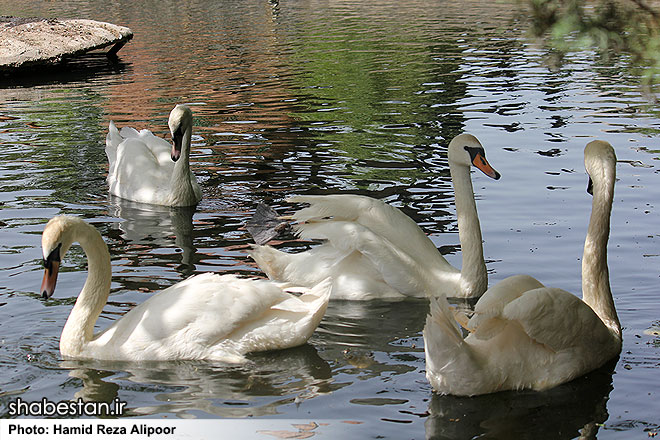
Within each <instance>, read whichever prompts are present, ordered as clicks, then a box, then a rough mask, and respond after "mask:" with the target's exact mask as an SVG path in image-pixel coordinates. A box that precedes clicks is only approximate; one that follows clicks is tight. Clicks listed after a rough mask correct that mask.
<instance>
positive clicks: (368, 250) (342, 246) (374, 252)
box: [297, 221, 460, 297]
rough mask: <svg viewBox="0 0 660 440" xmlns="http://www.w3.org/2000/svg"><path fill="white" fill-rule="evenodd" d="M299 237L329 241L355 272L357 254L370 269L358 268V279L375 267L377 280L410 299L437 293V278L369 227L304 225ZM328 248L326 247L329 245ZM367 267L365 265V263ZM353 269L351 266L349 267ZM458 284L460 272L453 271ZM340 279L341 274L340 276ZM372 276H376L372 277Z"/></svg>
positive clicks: (340, 224)
mask: <svg viewBox="0 0 660 440" xmlns="http://www.w3.org/2000/svg"><path fill="white" fill-rule="evenodd" d="M297 232H298V234H299V235H300V236H301V237H302V238H305V239H309V238H315V239H323V240H327V241H328V245H330V246H331V247H332V248H334V249H337V250H339V251H340V252H341V253H343V254H344V255H346V256H347V257H346V258H349V257H353V261H352V262H351V264H350V266H353V269H352V271H355V270H356V267H357V266H358V264H356V262H357V261H356V259H355V253H359V255H360V256H362V257H363V258H362V259H363V260H365V261H368V262H369V263H370V264H369V267H365V268H364V269H363V268H360V269H357V271H358V278H364V277H368V276H369V274H370V272H372V273H373V268H375V270H376V272H377V274H378V278H380V279H382V280H383V281H384V282H385V283H386V284H387V285H389V286H390V287H392V288H393V289H394V290H396V291H398V292H401V293H402V294H404V295H407V296H415V297H424V296H427V295H431V294H434V293H435V289H436V288H438V287H441V286H436V285H434V283H433V280H434V278H433V277H432V276H430V274H429V273H428V271H427V269H426V264H427V263H426V262H425V263H424V264H422V263H421V262H420V261H419V259H418V258H412V257H411V256H410V255H409V254H407V253H406V252H405V251H404V250H402V249H400V248H399V247H397V246H396V245H395V244H393V243H392V242H390V241H389V239H388V238H385V237H383V236H382V235H380V234H377V233H374V232H373V231H372V230H370V229H369V228H367V227H366V226H364V225H362V224H360V223H357V222H350V221H332V222H316V223H304V224H302V225H300V226H299V227H298V231H297ZM326 246H327V245H326ZM362 266H364V264H362ZM346 269H347V270H351V269H350V267H347V268H346ZM454 274H455V278H456V281H457V280H458V277H459V276H460V273H459V272H458V271H456V270H455V269H454ZM338 275H339V276H341V273H340V274H338ZM372 277H373V275H372Z"/></svg>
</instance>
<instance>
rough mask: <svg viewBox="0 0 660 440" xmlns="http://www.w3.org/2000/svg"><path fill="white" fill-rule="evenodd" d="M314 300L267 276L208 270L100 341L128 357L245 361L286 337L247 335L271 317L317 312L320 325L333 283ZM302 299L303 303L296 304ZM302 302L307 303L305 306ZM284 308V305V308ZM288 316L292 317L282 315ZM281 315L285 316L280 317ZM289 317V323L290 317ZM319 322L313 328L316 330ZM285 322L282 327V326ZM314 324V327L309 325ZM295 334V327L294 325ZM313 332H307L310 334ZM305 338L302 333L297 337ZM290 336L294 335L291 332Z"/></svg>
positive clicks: (122, 321)
mask: <svg viewBox="0 0 660 440" xmlns="http://www.w3.org/2000/svg"><path fill="white" fill-rule="evenodd" d="M311 296H312V299H309V297H305V295H304V294H303V295H302V296H301V297H299V298H297V297H294V296H292V295H291V294H289V293H286V292H284V291H283V290H282V289H280V288H279V287H278V286H277V285H275V284H274V283H271V282H268V281H265V280H254V279H243V278H238V277H236V276H234V275H216V274H210V273H209V274H202V275H197V276H193V277H191V278H188V279H187V280H185V281H182V282H180V283H178V284H175V285H174V286H171V287H169V288H167V289H165V290H163V291H161V292H159V293H157V294H156V295H154V296H152V297H151V298H149V299H148V300H146V301H145V302H143V303H142V304H140V305H138V306H136V307H135V308H133V309H132V310H131V311H130V312H128V313H127V314H126V315H125V316H124V317H123V318H121V319H120V320H118V321H115V323H114V324H113V325H112V326H110V327H109V328H108V329H107V330H106V331H104V332H103V333H101V334H99V335H98V336H97V337H96V338H95V340H94V341H93V342H94V345H95V346H97V347H100V348H101V349H106V350H110V351H115V352H117V353H119V356H120V357H121V358H124V359H205V358H206V359H208V358H218V359H223V360H229V361H237V360H241V357H242V354H244V353H246V352H248V351H254V349H259V348H260V347H264V346H266V349H268V347H267V346H268V344H269V343H270V344H271V345H274V347H273V348H277V347H278V344H281V343H282V341H280V340H278V339H277V338H278V337H281V335H278V334H276V333H275V331H274V330H273V329H272V328H271V329H269V333H270V339H269V336H268V335H267V334H264V335H262V338H261V340H260V341H259V342H260V344H261V345H259V344H256V343H253V342H254V341H251V340H250V339H249V337H248V338H247V339H246V337H245V336H246V335H249V334H251V332H252V333H254V332H255V330H258V329H260V328H262V327H265V326H267V324H268V323H269V322H271V321H275V322H280V324H282V322H291V321H292V320H291V319H289V318H290V316H291V315H295V314H304V315H305V316H307V315H310V314H312V313H313V312H316V314H317V315H318V314H319V313H320V316H318V320H317V321H316V322H315V324H316V325H318V322H319V321H320V319H321V317H322V315H323V313H324V312H325V306H327V300H328V297H329V287H328V283H326V284H325V285H320V286H319V287H318V289H316V290H314V289H312V292H311ZM296 300H297V301H298V303H296ZM301 304H307V305H308V307H307V308H303V307H302V306H301ZM278 307H279V308H278ZM282 314H287V318H284V319H283V318H282V317H281V316H279V315H282ZM278 316H279V320H278ZM287 319H288V321H287ZM316 325H313V328H312V329H311V331H313V329H314V328H316ZM280 326H282V325H280ZM308 327H310V326H308ZM287 330H288V333H291V332H292V330H295V327H294V328H288V329H287ZM309 335H311V332H309V331H308V333H305V334H304V335H303V336H306V338H305V339H304V340H303V341H302V342H299V343H303V342H304V341H305V340H306V339H307V338H308V337H309ZM296 336H298V337H299V338H300V335H299V334H298V335H296ZM287 337H288V338H289V340H292V339H294V338H293V336H292V335H290V334H289V335H287Z"/></svg>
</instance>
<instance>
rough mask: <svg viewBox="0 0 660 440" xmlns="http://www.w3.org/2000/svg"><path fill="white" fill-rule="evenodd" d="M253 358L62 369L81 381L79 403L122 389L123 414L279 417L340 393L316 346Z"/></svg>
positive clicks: (71, 364) (80, 364) (73, 364)
mask: <svg viewBox="0 0 660 440" xmlns="http://www.w3.org/2000/svg"><path fill="white" fill-rule="evenodd" d="M249 358H250V362H248V363H247V364H245V365H229V364H222V363H217V362H199V361H175V362H144V363H127V362H99V361H63V362H62V363H61V366H62V367H64V368H66V369H69V370H70V371H69V376H71V377H73V378H76V379H79V380H80V381H82V388H81V389H80V390H78V391H76V393H75V398H83V399H84V400H94V401H104V402H110V401H112V400H113V399H114V398H116V397H117V396H118V390H119V388H121V389H122V395H121V396H119V397H121V398H122V400H123V401H127V402H128V405H127V412H126V413H125V414H124V415H151V414H163V413H176V414H177V415H178V416H179V417H183V418H187V417H194V416H195V415H194V412H197V411H201V412H203V413H206V414H211V415H214V416H219V417H258V416H265V415H273V414H278V413H280V412H281V411H280V410H279V407H280V406H283V405H297V404H299V403H301V402H302V401H304V400H306V399H310V398H313V397H315V396H317V395H321V394H326V393H329V392H331V391H332V390H333V389H334V388H336V387H335V386H334V385H333V384H332V372H331V369H330V366H329V365H328V363H327V362H326V361H324V360H323V359H322V358H321V357H320V356H319V355H318V353H317V351H316V349H315V348H314V347H312V346H311V345H303V346H300V347H296V348H292V349H288V350H281V351H277V352H268V353H260V354H253V355H250V356H249ZM121 382H123V383H121ZM282 412H283V411H282Z"/></svg>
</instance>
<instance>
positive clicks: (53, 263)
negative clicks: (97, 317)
mask: <svg viewBox="0 0 660 440" xmlns="http://www.w3.org/2000/svg"><path fill="white" fill-rule="evenodd" d="M78 223H84V222H83V221H82V220H81V219H79V218H77V217H70V216H66V215H62V216H58V217H53V218H52V219H50V221H49V222H48V224H46V228H45V229H44V232H43V234H42V235H41V248H42V250H43V256H44V267H45V269H46V270H45V273H44V279H43V282H42V283H41V294H42V296H43V297H44V299H48V298H50V297H51V296H52V295H53V292H55V285H56V284H57V274H58V273H59V269H60V262H61V261H62V257H63V256H64V254H66V252H67V251H68V250H69V248H70V247H71V245H72V244H73V242H74V236H73V230H74V228H75V226H76V224H78Z"/></svg>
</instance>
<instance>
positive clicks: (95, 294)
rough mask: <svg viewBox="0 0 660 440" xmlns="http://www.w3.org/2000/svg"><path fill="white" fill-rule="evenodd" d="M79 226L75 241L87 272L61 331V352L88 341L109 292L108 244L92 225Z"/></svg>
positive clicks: (75, 349)
mask: <svg viewBox="0 0 660 440" xmlns="http://www.w3.org/2000/svg"><path fill="white" fill-rule="evenodd" d="M81 226H82V227H79V229H78V230H77V231H76V236H75V241H77V242H78V243H80V245H81V246H82V248H83V250H84V251H85V255H86V256H87V271H88V275H87V280H86V281H85V285H84V287H83V288H82V290H81V291H80V294H79V295H78V299H77V300H76V303H75V305H74V306H73V309H72V310H71V314H70V315H69V318H68V319H67V322H66V324H65V325H64V329H63V331H62V337H61V338H60V351H61V352H62V354H63V355H69V354H72V355H75V354H78V353H80V352H81V351H82V349H83V348H84V346H85V344H86V343H88V342H89V341H91V340H92V338H93V335H94V324H95V323H96V320H97V319H98V317H99V315H100V314H101V311H102V310H103V306H104V305H105V304H106V302H107V300H108V295H109V294H110V283H111V278H112V268H111V264H110V253H109V252H108V247H107V246H106V244H105V242H104V241H103V239H102V238H101V235H100V234H99V233H98V232H97V231H96V230H95V229H94V228H93V227H92V226H90V225H87V224H85V225H81Z"/></svg>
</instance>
